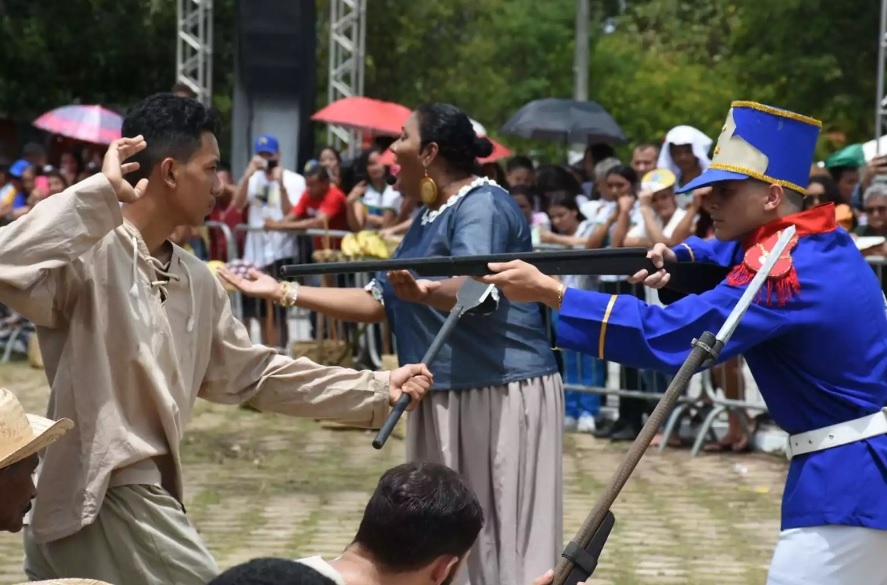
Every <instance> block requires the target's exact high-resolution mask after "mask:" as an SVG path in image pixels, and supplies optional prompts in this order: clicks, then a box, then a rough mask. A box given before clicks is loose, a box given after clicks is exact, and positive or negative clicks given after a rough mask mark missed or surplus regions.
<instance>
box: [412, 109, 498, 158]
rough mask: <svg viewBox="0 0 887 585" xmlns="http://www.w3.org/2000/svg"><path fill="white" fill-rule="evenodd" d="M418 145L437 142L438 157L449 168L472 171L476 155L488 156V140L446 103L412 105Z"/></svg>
mask: <svg viewBox="0 0 887 585" xmlns="http://www.w3.org/2000/svg"><path fill="white" fill-rule="evenodd" d="M416 117H417V119H418V121H419V137H420V140H421V145H422V148H425V147H426V146H428V145H429V144H431V143H432V142H434V143H436V144H437V149H438V153H439V154H440V157H441V158H442V159H443V160H444V161H445V162H446V164H447V166H448V167H449V169H450V170H451V171H455V172H459V173H464V174H466V175H470V174H473V173H474V172H475V170H476V167H475V163H476V161H477V159H478V158H484V157H487V156H490V154H492V152H493V145H492V143H491V142H490V141H489V140H487V139H486V138H482V137H480V136H478V135H477V134H476V133H475V132H474V126H472V125H471V120H469V119H468V116H467V115H466V114H465V112H463V111H462V110H460V109H459V108H457V107H456V106H453V105H450V104H440V103H436V104H423V105H421V106H419V107H418V108H416Z"/></svg>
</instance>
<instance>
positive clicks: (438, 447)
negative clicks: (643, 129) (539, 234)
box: [227, 104, 564, 585]
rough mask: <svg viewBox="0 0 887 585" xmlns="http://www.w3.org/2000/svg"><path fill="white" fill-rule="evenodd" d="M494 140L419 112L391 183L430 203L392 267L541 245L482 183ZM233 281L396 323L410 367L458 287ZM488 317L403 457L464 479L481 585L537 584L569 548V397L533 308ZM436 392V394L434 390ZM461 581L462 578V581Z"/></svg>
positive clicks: (464, 342)
mask: <svg viewBox="0 0 887 585" xmlns="http://www.w3.org/2000/svg"><path fill="white" fill-rule="evenodd" d="M491 148H492V147H491V145H490V143H489V141H488V140H486V139H485V138H478V137H477V136H476V135H475V133H474V129H473V128H472V125H471V122H470V121H469V119H468V117H467V116H466V115H465V113H463V112H462V111H461V110H459V109H458V108H455V107H454V106H451V105H447V104H430V105H425V106H421V107H419V108H418V109H417V110H416V111H415V112H413V114H412V115H411V116H410V118H409V119H408V120H407V122H406V123H405V124H404V127H403V133H402V134H401V136H400V137H399V138H398V139H397V141H396V142H395V143H394V144H393V145H392V146H391V150H392V151H393V152H394V153H395V156H396V163H397V165H398V166H399V167H400V171H399V173H398V175H397V184H396V185H395V188H397V189H398V191H400V193H401V194H402V195H403V196H404V197H406V198H412V199H420V198H421V200H422V205H420V206H419V208H418V210H417V211H416V214H415V216H414V219H413V224H412V226H411V227H410V230H409V232H408V233H407V234H406V236H405V237H404V239H403V243H402V244H401V246H400V248H398V250H397V251H396V252H395V254H394V256H395V257H396V258H418V257H424V256H469V255H475V254H494V253H504V252H530V251H531V250H532V242H531V233H530V226H529V225H528V223H527V220H526V218H525V217H524V215H523V213H522V212H521V210H520V208H519V207H518V206H517V204H516V203H515V202H514V200H513V199H512V197H511V196H510V195H509V194H508V192H507V191H505V190H504V189H502V188H501V187H499V186H498V185H496V184H495V183H494V182H492V181H490V180H489V179H486V178H482V177H478V176H477V175H475V174H474V171H475V168H476V160H477V158H479V157H484V156H488V155H489V153H490V151H491ZM251 278H252V279H253V280H241V279H238V278H237V277H232V276H231V275H227V279H228V280H230V281H231V283H232V284H234V285H235V286H237V287H238V288H240V289H241V290H242V291H244V292H245V293H247V294H252V295H256V296H263V297H265V298H270V299H273V300H277V301H279V302H280V301H282V302H283V303H284V304H291V303H292V304H295V305H297V306H300V307H304V308H306V309H310V310H313V311H318V312H321V313H325V314H328V315H331V316H333V317H335V318H338V319H341V320H351V321H362V322H376V321H382V320H383V319H385V318H386V316H387V318H388V319H389V321H390V322H391V326H392V329H393V331H394V334H395V337H396V340H397V353H398V358H399V360H400V362H401V363H413V362H418V361H421V359H422V357H423V355H424V353H425V351H426V350H427V349H428V347H429V346H430V345H431V341H432V339H433V338H434V336H435V334H436V333H437V332H438V330H439V329H440V328H441V326H442V325H443V322H444V320H445V319H446V316H447V312H448V311H449V310H450V309H451V308H452V307H453V305H454V303H455V297H456V291H457V290H458V288H459V285H460V283H461V282H462V281H463V280H464V279H463V278H452V279H444V280H438V281H434V282H432V281H428V280H418V281H417V280H415V279H414V278H413V277H412V275H410V273H408V272H393V273H389V274H381V273H380V274H377V275H376V278H375V279H374V280H373V281H372V282H371V283H370V285H369V286H368V287H367V289H366V290H361V289H329V288H324V289H318V288H312V287H305V286H302V287H298V288H291V289H289V294H288V298H281V294H282V292H286V287H282V286H281V285H279V284H278V283H277V282H276V281H274V280H273V279H271V278H270V277H267V276H261V275H259V274H258V273H252V274H251ZM497 302H498V308H496V310H495V311H493V312H492V313H491V314H487V315H466V316H463V317H462V318H461V319H460V321H459V323H458V324H457V326H456V328H455V330H454V332H453V334H452V336H451V337H450V339H449V342H448V343H447V344H446V346H445V347H444V348H443V350H442V351H441V352H440V354H439V356H438V357H437V359H436V360H435V361H434V362H433V363H432V364H430V368H431V371H432V373H433V374H434V386H433V388H432V390H433V391H432V392H431V393H430V395H429V396H428V397H427V398H426V399H425V400H423V401H422V403H420V404H419V405H418V406H417V408H416V410H415V411H413V412H412V413H411V414H410V416H409V418H408V421H407V457H408V459H410V460H424V461H436V462H441V463H444V464H446V465H448V466H450V467H452V468H453V469H456V470H457V471H459V472H460V473H461V474H462V475H463V476H464V477H465V479H466V481H467V482H468V483H469V485H471V487H472V489H473V490H474V491H475V493H476V494H477V496H478V498H479V499H480V502H481V504H482V506H483V508H484V512H485V518H486V523H485V526H484V529H483V531H482V532H481V535H480V537H479V538H478V541H477V543H476V544H475V546H474V548H473V549H472V553H471V555H469V557H468V561H467V564H468V575H467V577H468V578H469V579H470V582H471V583H472V584H473V585H501V584H503V583H508V584H521V583H529V582H530V581H532V580H533V579H534V578H535V577H537V576H538V575H541V574H543V573H544V572H545V571H546V570H548V569H549V568H550V567H552V566H553V565H554V564H555V562H556V561H557V558H558V556H559V555H560V552H561V550H562V546H561V543H562V533H563V528H562V516H563V496H562V490H561V475H562V472H561V467H562V426H563V412H564V404H563V388H562V382H561V378H560V375H559V374H558V372H557V366H556V363H555V359H554V356H553V353H552V350H551V345H550V340H549V338H548V334H547V331H546V328H545V326H544V325H543V318H542V313H541V310H540V308H539V306H538V305H535V304H520V303H511V302H509V301H508V300H507V299H505V298H504V297H501V298H500V297H497ZM435 391H436V392H435ZM463 574H464V573H463Z"/></svg>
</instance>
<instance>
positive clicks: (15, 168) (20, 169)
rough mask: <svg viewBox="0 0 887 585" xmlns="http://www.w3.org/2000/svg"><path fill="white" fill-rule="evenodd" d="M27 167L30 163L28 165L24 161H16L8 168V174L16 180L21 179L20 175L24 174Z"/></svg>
mask: <svg viewBox="0 0 887 585" xmlns="http://www.w3.org/2000/svg"><path fill="white" fill-rule="evenodd" d="M29 166H31V163H29V162H28V161H26V160H24V159H21V160H17V161H15V162H14V163H12V166H11V167H9V174H10V175H12V176H13V177H15V178H16V179H21V178H22V173H24V172H25V171H26V170H27V168H28V167H29Z"/></svg>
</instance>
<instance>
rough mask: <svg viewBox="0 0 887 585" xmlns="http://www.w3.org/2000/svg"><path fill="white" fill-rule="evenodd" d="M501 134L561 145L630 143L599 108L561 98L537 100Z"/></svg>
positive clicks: (512, 119) (508, 123) (596, 105)
mask: <svg viewBox="0 0 887 585" xmlns="http://www.w3.org/2000/svg"><path fill="white" fill-rule="evenodd" d="M501 132H502V133H504V134H512V135H514V136H520V137H522V138H529V139H532V140H548V141H552V142H560V143H562V144H576V143H582V144H596V143H600V142H604V143H613V142H628V139H627V138H626V137H625V134H624V133H623V132H622V129H621V128H620V127H619V124H617V123H616V120H614V119H613V117H612V116H611V115H610V114H609V113H607V110H605V109H604V108H603V107H602V106H601V105H600V104H598V103H595V102H581V101H577V100H567V99H559V98H545V99H541V100H535V101H532V102H530V103H528V104H527V105H525V106H524V107H522V108H521V109H520V110H518V112H517V113H516V114H515V115H513V116H512V117H511V119H509V120H508V121H507V122H506V123H505V125H504V126H502V129H501Z"/></svg>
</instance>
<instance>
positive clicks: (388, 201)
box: [361, 183, 403, 216]
mask: <svg viewBox="0 0 887 585" xmlns="http://www.w3.org/2000/svg"><path fill="white" fill-rule="evenodd" d="M361 201H362V202H363V204H364V206H366V208H367V211H368V212H369V213H370V215H378V216H382V215H384V213H385V212H386V211H388V210H391V211H393V212H394V214H395V215H400V206H401V205H402V204H403V195H401V194H400V193H398V192H397V191H395V190H394V187H392V186H391V185H385V190H384V191H382V192H381V193H380V192H379V191H377V190H376V188H375V187H373V186H372V185H371V184H369V183H367V188H366V192H365V193H364V194H363V198H362V199H361Z"/></svg>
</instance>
